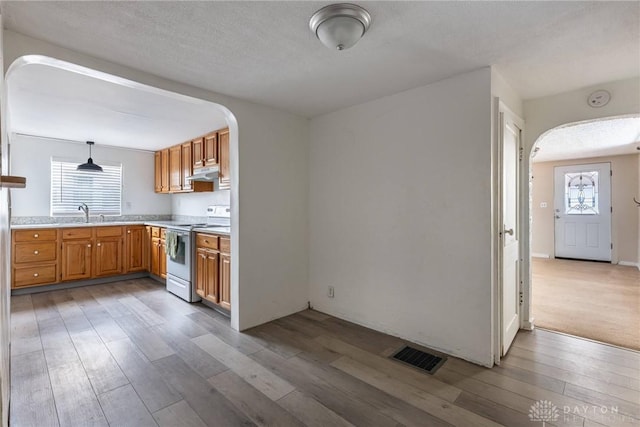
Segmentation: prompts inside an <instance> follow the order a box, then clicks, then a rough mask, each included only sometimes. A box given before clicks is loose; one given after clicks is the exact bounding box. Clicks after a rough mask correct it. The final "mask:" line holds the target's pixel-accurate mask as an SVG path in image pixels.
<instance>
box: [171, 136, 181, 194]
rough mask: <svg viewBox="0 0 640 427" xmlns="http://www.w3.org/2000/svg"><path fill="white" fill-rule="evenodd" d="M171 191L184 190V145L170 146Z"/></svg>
mask: <svg viewBox="0 0 640 427" xmlns="http://www.w3.org/2000/svg"><path fill="white" fill-rule="evenodd" d="M169 191H171V192H175V191H182V146H181V145H176V146H173V147H171V148H169Z"/></svg>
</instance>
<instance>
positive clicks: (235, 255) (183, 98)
mask: <svg viewBox="0 0 640 427" xmlns="http://www.w3.org/2000/svg"><path fill="white" fill-rule="evenodd" d="M34 65H38V66H46V67H52V68H55V69H59V70H65V71H68V72H70V73H76V74H78V75H82V76H86V77H90V78H92V79H98V80H101V81H105V82H109V83H112V84H115V85H118V86H122V87H126V88H130V89H133V90H136V91H142V92H146V93H149V94H153V95H156V96H159V97H163V98H166V99H167V100H171V101H178V102H183V103H185V104H189V105H201V106H206V107H207V108H211V109H213V110H215V111H216V113H217V114H219V115H222V116H223V117H224V121H225V122H226V125H227V126H228V128H229V151H230V153H229V157H230V174H231V188H230V205H231V246H232V248H233V250H232V251H231V258H232V260H231V268H232V271H231V326H232V327H233V328H234V329H236V330H238V329H239V325H240V320H239V316H240V314H239V313H240V311H241V309H242V304H241V301H240V294H241V293H240V290H239V283H240V281H239V264H240V259H239V258H240V257H239V254H240V251H239V226H240V224H239V200H240V199H239V186H238V166H239V155H238V151H239V149H238V135H239V132H238V122H237V120H236V117H235V115H234V114H233V113H232V112H231V111H230V110H229V109H228V108H227V107H225V106H224V105H222V104H219V103H216V102H212V101H209V100H206V99H201V98H197V97H193V96H188V95H184V94H181V93H177V92H172V91H170V90H166V89H161V88H158V87H155V86H152V85H148V84H143V83H139V82H137V81H134V80H130V79H127V78H123V77H120V76H116V75H113V74H109V73H106V72H103V71H98V70H96V69H93V68H89V67H85V66H82V65H78V64H74V63H71V62H67V61H63V60H59V59H55V58H52V57H49V56H43V55H24V56H20V57H18V58H17V59H15V60H14V61H13V63H12V64H11V65H10V66H9V67H8V69H7V71H6V73H5V88H4V89H5V91H4V93H5V94H6V96H5V97H4V99H3V102H4V105H3V111H5V112H9V111H10V110H11V108H9V107H10V106H11V102H12V100H11V98H10V96H9V95H8V94H9V92H10V91H9V90H8V89H10V88H11V84H12V76H14V75H16V73H17V72H18V71H19V70H21V69H25V67H30V66H34ZM5 116H6V117H3V122H4V123H3V125H4V126H3V130H4V132H3V133H2V153H7V152H9V146H8V144H9V135H10V134H11V132H12V129H11V116H10V114H6V115H5ZM177 142H179V141H176V143H177ZM2 160H3V166H4V167H5V168H8V167H9V165H10V159H9V156H3V159H2ZM27 185H28V183H27ZM4 291H5V290H3V292H4Z"/></svg>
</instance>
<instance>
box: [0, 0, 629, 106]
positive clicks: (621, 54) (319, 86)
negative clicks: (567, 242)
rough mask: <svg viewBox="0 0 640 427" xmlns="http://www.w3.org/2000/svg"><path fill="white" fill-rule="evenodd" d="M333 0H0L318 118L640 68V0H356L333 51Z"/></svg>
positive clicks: (50, 27) (94, 39)
mask: <svg viewBox="0 0 640 427" xmlns="http://www.w3.org/2000/svg"><path fill="white" fill-rule="evenodd" d="M326 4H328V3H327V2H315V1H309V2H306V1H305V2H181V1H176V2H111V1H109V2H57V1H47V2H2V14H3V17H4V20H5V26H6V27H7V28H9V29H12V30H15V31H17V32H20V33H23V34H26V35H29V36H33V37H36V38H39V39H43V40H46V41H49V42H52V43H55V44H58V45H61V46H64V47H67V48H70V49H73V50H76V51H79V52H84V53H87V54H89V55H93V56H96V57H100V58H103V59H106V60H109V61H112V62H115V63H120V64H124V65H127V66H130V67H132V68H136V69H139V70H143V71H146V72H149V73H153V74H156V75H159V76H162V77H166V78H169V79H172V80H176V81H179V82H183V83H187V84H191V85H194V86H197V87H201V88H205V89H209V90H212V91H215V92H218V93H223V94H227V95H232V96H235V97H238V98H242V99H247V100H251V101H254V102H258V103H262V104H266V105H271V106H275V107H278V108H281V109H284V110H287V111H291V112H294V113H296V114H301V115H304V116H307V117H313V116H315V115H318V114H322V113H326V112H329V111H333V110H336V109H338V108H341V107H345V106H349V105H354V104H357V103H361V102H364V101H367V100H371V99H375V98H379V97H381V96H385V95H390V94H393V93H397V92H400V91H402V90H406V89H410V88H413V87H417V86H420V85H424V84H428V83H431V82H434V81H437V80H440V79H442V78H445V77H448V76H451V75H455V74H458V73H462V72H466V71H469V70H473V69H476V68H479V67H483V66H487V65H496V66H497V67H498V69H499V70H500V72H501V73H502V74H503V75H504V77H505V78H506V79H507V80H508V81H509V82H510V83H511V84H512V85H513V86H514V88H515V89H516V90H517V91H518V92H519V93H520V94H521V95H522V96H523V97H524V98H534V97H539V96H544V95H549V94H553V93H559V92H563V91H568V90H572V89H576V88H579V87H584V86H588V85H594V84H598V83H602V82H606V81H612V80H618V79H623V78H629V77H634V76H637V75H639V74H640V47H639V45H640V8H639V7H638V2H636V1H633V2H582V1H580V2H544V1H543V2H539V1H532V2H526V1H522V2H482V1H477V2H455V1H452V2H431V1H427V2H362V5H363V6H365V7H366V8H367V9H368V10H369V12H370V13H371V15H372V18H373V24H372V27H371V30H370V31H369V32H368V33H367V34H366V35H365V37H364V38H363V39H362V40H361V41H360V42H359V43H358V44H357V45H356V46H355V47H354V48H352V49H350V50H347V51H343V52H334V51H331V50H329V49H327V48H325V47H324V46H323V45H322V44H321V43H320V42H319V41H318V40H316V39H315V37H314V35H313V34H312V33H311V32H310V31H309V28H308V20H309V17H310V16H311V15H312V14H313V13H314V12H315V11H316V10H317V9H319V8H320V7H322V6H324V5H326Z"/></svg>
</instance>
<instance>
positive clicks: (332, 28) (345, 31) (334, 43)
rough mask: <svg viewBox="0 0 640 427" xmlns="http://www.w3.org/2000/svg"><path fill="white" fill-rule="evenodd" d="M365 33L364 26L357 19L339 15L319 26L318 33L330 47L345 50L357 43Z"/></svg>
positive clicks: (323, 42) (322, 40)
mask: <svg viewBox="0 0 640 427" xmlns="http://www.w3.org/2000/svg"><path fill="white" fill-rule="evenodd" d="M363 34H364V26H363V25H362V23H361V22H360V21H358V20H357V19H354V18H351V17H348V16H337V17H335V18H331V19H327V20H326V21H324V22H323V23H322V24H320V25H319V26H318V30H317V31H316V35H317V36H318V39H320V41H321V42H322V44H323V45H325V46H326V47H328V48H329V49H336V50H344V49H349V48H350V47H352V46H353V45H355V44H356V43H357V42H358V40H360V38H361V37H362V35H363Z"/></svg>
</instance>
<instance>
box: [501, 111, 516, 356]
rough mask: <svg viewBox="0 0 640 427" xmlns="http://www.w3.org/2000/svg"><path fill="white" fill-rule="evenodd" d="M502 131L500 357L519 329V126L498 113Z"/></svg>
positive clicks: (510, 118)
mask: <svg viewBox="0 0 640 427" xmlns="http://www.w3.org/2000/svg"><path fill="white" fill-rule="evenodd" d="M500 121H501V129H502V138H501V140H502V146H501V150H502V155H501V164H502V165H501V166H502V167H501V169H502V176H501V179H502V185H501V192H502V200H501V202H502V222H503V230H502V233H501V237H502V238H501V244H502V257H501V264H502V265H501V267H502V268H501V273H502V275H501V288H502V289H501V295H502V298H501V318H502V325H501V326H502V331H501V332H502V333H501V337H502V338H501V347H502V355H505V354H506V353H507V351H508V350H509V347H510V346H511V343H512V342H513V339H514V338H515V336H516V333H517V332H518V329H520V270H519V268H520V250H519V249H520V248H519V246H520V242H519V232H520V230H519V223H518V176H519V165H520V161H519V159H520V137H521V125H520V126H519V125H518V124H517V119H516V118H515V117H514V116H513V115H511V114H510V113H508V112H500Z"/></svg>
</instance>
